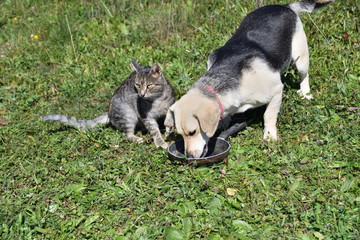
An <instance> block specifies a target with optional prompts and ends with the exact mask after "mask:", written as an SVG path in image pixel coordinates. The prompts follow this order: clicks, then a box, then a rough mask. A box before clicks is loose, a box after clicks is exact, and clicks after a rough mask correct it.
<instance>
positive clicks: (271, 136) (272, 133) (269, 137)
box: [264, 129, 278, 142]
mask: <svg viewBox="0 0 360 240" xmlns="http://www.w3.org/2000/svg"><path fill="white" fill-rule="evenodd" d="M276 140H278V137H277V133H276V129H275V130H273V129H272V130H265V131H264V141H267V142H270V141H276Z"/></svg>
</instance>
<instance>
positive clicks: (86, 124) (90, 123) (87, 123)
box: [41, 113, 109, 131]
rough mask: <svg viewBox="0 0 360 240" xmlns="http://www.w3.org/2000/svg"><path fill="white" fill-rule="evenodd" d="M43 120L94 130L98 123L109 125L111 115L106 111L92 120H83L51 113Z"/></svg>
mask: <svg viewBox="0 0 360 240" xmlns="http://www.w3.org/2000/svg"><path fill="white" fill-rule="evenodd" d="M41 120H42V121H44V122H45V121H57V122H61V123H65V124H66V125H68V126H71V127H74V128H77V129H81V130H87V131H88V130H94V129H96V128H97V127H98V124H104V125H107V124H108V123H109V115H108V113H104V114H103V115H101V116H99V117H97V118H95V119H92V120H82V119H77V118H74V117H68V116H65V115H59V114H50V115H45V116H43V117H42V118H41Z"/></svg>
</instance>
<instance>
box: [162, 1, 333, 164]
mask: <svg viewBox="0 0 360 240" xmlns="http://www.w3.org/2000/svg"><path fill="white" fill-rule="evenodd" d="M334 1H335V0H302V1H299V2H294V3H289V4H286V5H268V6H264V7H261V8H259V9H257V10H255V11H253V12H251V13H250V14H248V15H247V16H246V17H245V18H244V20H243V22H242V23H241V25H240V27H239V28H238V29H237V31H236V32H235V34H234V35H233V36H232V37H231V38H230V39H229V40H228V41H227V42H226V43H225V45H224V46H222V47H221V48H219V49H217V50H215V51H213V52H212V53H211V54H210V56H209V58H208V62H207V66H208V70H207V72H206V73H205V74H204V75H202V76H201V77H200V78H199V79H198V80H197V81H195V82H194V83H193V85H192V86H191V88H190V90H189V91H188V92H187V93H186V94H185V95H184V96H183V97H181V99H180V100H178V101H177V102H175V103H174V104H173V105H172V106H171V107H170V109H169V111H168V113H167V116H166V119H165V126H167V127H173V126H175V127H176V130H177V132H178V133H179V134H181V135H182V137H183V138H184V142H185V146H184V147H185V154H186V155H187V157H189V158H199V157H202V156H204V155H205V154H206V151H207V143H208V141H209V139H210V137H212V136H213V135H214V133H215V131H216V130H217V127H218V125H219V121H220V120H221V119H222V118H224V117H226V116H229V115H233V114H235V113H240V112H244V111H246V110H247V109H250V108H256V107H259V106H262V105H266V106H267V107H266V110H265V113H264V139H265V140H277V138H278V135H277V129H276V122H277V115H278V113H279V111H280V105H281V101H282V92H283V83H282V81H281V74H282V73H284V72H285V71H286V70H287V69H288V67H289V65H290V64H291V62H295V65H296V68H297V70H298V72H299V76H300V90H299V93H300V94H301V95H302V96H303V97H304V98H307V99H311V97H312V96H311V95H310V94H309V92H310V86H309V75H308V68H309V51H308V45H307V40H306V35H305V32H304V29H303V25H302V22H301V20H300V18H299V17H298V14H299V13H301V12H309V13H310V12H312V11H313V10H316V9H319V8H321V7H324V6H326V5H328V4H329V3H331V2H334Z"/></svg>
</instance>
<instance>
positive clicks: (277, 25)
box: [193, 5, 297, 95]
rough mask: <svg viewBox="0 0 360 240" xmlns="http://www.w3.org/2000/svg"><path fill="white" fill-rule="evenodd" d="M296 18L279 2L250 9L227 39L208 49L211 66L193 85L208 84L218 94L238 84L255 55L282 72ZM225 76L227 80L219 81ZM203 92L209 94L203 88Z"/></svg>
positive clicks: (289, 55)
mask: <svg viewBox="0 0 360 240" xmlns="http://www.w3.org/2000/svg"><path fill="white" fill-rule="evenodd" d="M274 19H276V21H274ZM296 19H297V15H296V13H295V12H294V11H292V10H291V9H289V8H287V7H285V6H281V5H269V6H265V7H262V8H259V9H257V10H255V11H253V12H251V13H250V14H249V15H247V16H246V17H245V19H244V20H243V22H242V23H241V25H240V27H239V28H238V29H237V31H236V32H235V34H234V35H233V36H232V37H231V38H230V39H229V41H227V42H226V44H225V45H224V46H223V47H221V48H219V49H217V50H215V51H214V52H212V53H211V56H210V58H212V62H213V64H212V66H211V68H210V69H209V70H208V72H207V73H205V74H204V75H203V76H202V77H200V79H199V80H198V81H196V82H195V83H194V84H193V87H198V88H200V89H205V87H206V86H207V85H211V86H213V88H214V90H215V91H216V92H219V93H220V94H222V93H224V92H226V91H229V90H231V89H232V88H238V86H239V84H240V81H239V79H241V73H242V71H243V70H245V69H247V68H248V67H250V66H249V64H250V63H251V61H252V60H253V59H255V58H260V59H264V60H265V61H266V62H268V63H270V64H271V67H272V68H273V69H274V71H279V72H284V71H285V70H286V69H287V68H288V67H289V65H290V62H291V41H289V39H292V37H293V35H294V32H295V29H296ZM224 77H226V79H227V80H226V81H219V80H220V79H223V78H224ZM214 79H219V80H216V81H214ZM203 93H204V94H206V95H211V94H210V93H208V91H206V90H205V91H204V92H203Z"/></svg>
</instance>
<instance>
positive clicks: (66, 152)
mask: <svg viewBox="0 0 360 240" xmlns="http://www.w3.org/2000/svg"><path fill="white" fill-rule="evenodd" d="M286 2H287V1H283V0H281V1H280V0H273V1H265V0H262V1H255V0H251V1H250V0H249V1H240V0H236V1H235V0H233V1H223V2H221V1H211V0H206V1H191V0H186V1H180V0H173V1H155V0H151V1H120V0H117V1H116V0H114V1H110V0H103V1H61V0H54V1H36V0H26V1H16V0H5V1H1V3H0V28H1V31H0V114H1V117H0V142H1V144H0V154H1V155H0V173H1V175H0V238H1V239H159V238H165V239H182V238H184V239H221V238H222V239H320V240H321V239H360V233H359V229H360V216H359V213H360V209H359V207H360V188H359V187H360V177H359V175H360V162H359V159H360V139H359V138H360V137H359V136H360V100H359V94H360V93H359V90H360V51H359V46H360V45H359V42H360V34H359V18H360V4H359V3H358V2H357V1H350V0H347V1H339V0H338V1H337V3H336V4H334V5H332V6H330V7H328V8H326V9H323V10H322V11H320V12H316V13H313V14H311V17H310V15H307V14H303V15H301V18H302V20H303V23H304V26H305V31H306V33H307V36H308V41H309V47H310V58H311V59H310V60H311V65H310V82H311V87H312V93H313V95H314V99H313V100H311V101H306V100H303V99H301V97H299V96H298V95H297V93H296V91H297V88H296V86H297V79H298V77H297V74H296V72H295V71H294V69H290V70H289V71H288V72H287V74H286V76H284V78H285V79H286V82H287V83H286V85H285V91H284V98H283V103H282V108H281V112H280V115H279V121H278V131H279V133H280V137H281V140H280V141H278V142H270V143H265V142H263V141H262V131H263V126H262V122H261V111H258V112H256V111H255V113H254V116H255V119H257V120H256V121H255V122H254V123H253V124H252V125H251V126H249V127H247V128H246V130H244V131H242V132H241V133H239V134H238V135H237V136H236V137H233V138H231V139H230V142H231V144H232V148H231V152H230V155H229V158H228V165H225V164H224V163H220V164H216V165H212V166H210V167H200V168H195V167H188V166H182V165H179V164H175V163H173V162H171V161H170V160H169V159H168V157H167V152H166V151H164V150H162V149H156V148H155V146H154V145H153V144H152V141H151V139H150V137H149V136H148V135H146V136H145V138H146V140H147V141H146V143H145V144H134V143H130V142H128V141H126V139H125V136H124V134H122V133H121V132H119V131H116V130H114V129H112V128H104V129H101V130H99V131H97V132H91V133H86V132H79V131H77V130H74V129H71V128H66V127H64V126H63V125H61V124H59V123H43V122H40V121H39V118H40V116H42V115H45V114H50V113H62V114H66V115H71V116H76V117H78V118H83V119H91V118H94V117H95V116H97V115H100V114H102V113H103V112H104V111H106V109H107V104H108V101H109V99H110V97H111V95H112V94H113V92H114V90H115V88H116V87H117V86H118V85H119V84H120V83H121V82H122V81H123V80H124V79H125V78H126V77H127V76H128V75H129V74H130V71H131V70H130V67H129V64H130V60H131V59H134V60H136V61H138V62H139V63H141V64H144V65H145V64H147V65H151V64H153V63H154V62H158V63H159V64H160V65H161V66H162V68H163V70H164V73H165V75H166V76H167V78H168V79H169V80H170V81H171V83H172V85H173V86H174V88H175V90H176V92H177V97H180V96H182V95H183V94H185V93H186V91H187V89H189V87H190V86H191V84H192V83H193V82H194V81H195V80H196V79H197V78H198V77H199V76H200V75H201V74H203V73H205V71H206V60H207V56H208V55H209V54H210V52H211V51H212V50H214V49H216V48H218V47H219V46H221V45H222V44H224V43H225V42H226V40H227V39H228V38H229V37H230V36H231V34H232V33H234V31H235V30H236V28H237V27H238V25H239V24H240V22H241V20H242V19H243V18H244V16H245V15H246V14H247V13H249V12H250V11H252V10H254V9H255V8H256V7H258V6H262V5H265V4H271V3H286ZM315 24H316V25H315ZM69 28H70V31H69ZM346 34H347V35H346ZM35 35H36V36H35ZM36 38H37V39H36ZM117 145H118V146H117Z"/></svg>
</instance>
